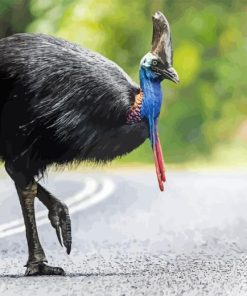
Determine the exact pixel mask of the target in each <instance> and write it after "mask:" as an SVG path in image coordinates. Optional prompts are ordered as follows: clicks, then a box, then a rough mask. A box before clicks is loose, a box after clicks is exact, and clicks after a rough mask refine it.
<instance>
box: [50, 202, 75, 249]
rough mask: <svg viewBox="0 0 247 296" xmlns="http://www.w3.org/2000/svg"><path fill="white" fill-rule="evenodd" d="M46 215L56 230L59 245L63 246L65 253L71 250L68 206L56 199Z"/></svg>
mask: <svg viewBox="0 0 247 296" xmlns="http://www.w3.org/2000/svg"><path fill="white" fill-rule="evenodd" d="M48 217H49V219H50V221H51V224H52V226H53V227H54V228H55V230H56V234H57V238H58V241H59V243H60V245H61V246H63V245H64V246H65V248H66V250H67V254H69V253H70V251H71V243H72V237H71V221H70V216H69V210H68V207H67V206H66V205H65V204H64V203H61V202H60V201H57V202H56V203H55V204H54V205H53V207H52V209H50V211H49V214H48Z"/></svg>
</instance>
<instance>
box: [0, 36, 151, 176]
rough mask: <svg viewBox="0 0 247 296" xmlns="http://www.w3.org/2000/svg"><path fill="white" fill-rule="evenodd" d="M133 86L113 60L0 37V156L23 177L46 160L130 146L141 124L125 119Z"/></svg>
mask: <svg viewBox="0 0 247 296" xmlns="http://www.w3.org/2000/svg"><path fill="white" fill-rule="evenodd" d="M139 92H140V89H139V87H138V86H137V85H135V84H134V83H133V82H132V81H131V79H130V78H129V77H128V76H127V74H126V73H124V72H123V71H122V70H121V69H120V68H119V67H118V66H117V65H116V64H115V63H113V62H111V61H110V60H108V59H106V58H104V57H103V56H101V55H99V54H97V53H94V52H91V51H89V50H87V49H83V48H81V47H79V46H77V45H74V44H71V43H69V42H67V41H64V40H61V39H56V38H54V37H50V36H46V35H34V34H17V35H14V36H12V37H8V38H5V39H2V40H0V111H1V116H0V118H1V130H0V154H1V156H2V158H3V159H4V160H8V161H14V162H15V165H16V166H18V165H19V166H20V169H22V167H23V165H24V164H25V169H26V171H27V172H28V173H29V174H30V176H34V175H38V174H39V173H40V172H43V171H44V170H45V168H46V167H47V165H49V164H52V163H57V164H64V163H67V162H71V161H74V160H78V161H80V160H92V161H96V162H99V161H108V160H112V159H113V158H114V157H116V156H121V155H123V154H126V153H128V152H130V151H131V150H133V149H135V148H136V147H138V146H139V145H140V144H141V143H143V142H144V140H145V139H146V138H147V136H148V131H147V126H146V123H145V122H141V123H138V124H135V125H127V124H126V119H127V113H128V111H129V109H130V108H131V106H132V105H133V102H134V100H135V96H136V95H137V94H138V93H139Z"/></svg>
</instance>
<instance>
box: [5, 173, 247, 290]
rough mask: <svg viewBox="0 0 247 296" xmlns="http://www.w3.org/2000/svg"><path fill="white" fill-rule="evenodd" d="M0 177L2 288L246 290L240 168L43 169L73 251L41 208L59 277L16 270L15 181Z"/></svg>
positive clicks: (21, 252) (22, 254) (21, 256)
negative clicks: (160, 173)
mask: <svg viewBox="0 0 247 296" xmlns="http://www.w3.org/2000/svg"><path fill="white" fill-rule="evenodd" d="M1 175H3V176H2V177H1V179H0V295H4V296H7V295H25V296H28V295H32V296H34V295H60V296H61V295H66V296H67V295H114V296H115V295H116V296H117V295H212V296H215V295H234V296H237V295H247V256H246V254H247V215H246V211H247V172H246V171H245V172H228V173H226V172H223V173H221V172H218V173H215V172H208V173H205V172H204V173H203V172H193V173H192V172H169V173H168V182H167V184H166V189H165V192H164V193H160V192H159V190H158V185H157V184H156V179H155V174H154V172H153V171H140V170H139V171H136V170H135V171H133V172H127V171H124V172H121V171H120V170H119V171H118V172H115V173H113V172H111V173H110V172H109V173H105V174H104V175H103V173H102V172H101V173H97V171H96V172H95V171H94V173H87V174H83V173H61V172H58V173H55V174H49V178H48V180H46V181H45V182H44V184H45V186H46V187H47V188H48V189H50V190H51V191H52V192H53V193H54V194H55V195H57V196H58V197H60V198H61V199H62V200H64V201H65V202H66V203H67V204H68V205H69V208H70V212H71V218H72V231H73V245H72V252H71V254H70V256H68V255H66V253H65V250H64V249H62V248H61V246H60V245H59V243H58V241H57V238H56V235H55V231H54V229H53V228H52V227H51V226H50V225H49V221H48V219H47V212H46V210H45V208H44V207H43V206H42V205H41V204H40V203H39V202H38V201H37V203H36V205H37V220H38V225H39V234H40V239H41V242H42V245H43V247H44V249H45V251H46V255H47V257H48V259H49V264H51V265H55V266H59V265H60V266H61V267H63V268H64V269H65V271H66V273H67V276H66V277H55V276H53V277H47V276H46V277H31V278H29V277H28V278H27V277H23V273H24V271H25V268H24V267H23V265H24V264H25V263H26V260H27V247H26V240H25V234H24V232H23V231H24V228H23V224H22V216H21V209H20V206H19V201H18V198H17V195H16V193H15V191H14V186H13V184H12V182H11V181H10V180H9V179H8V178H7V177H4V174H1Z"/></svg>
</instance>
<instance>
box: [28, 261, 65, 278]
mask: <svg viewBox="0 0 247 296" xmlns="http://www.w3.org/2000/svg"><path fill="white" fill-rule="evenodd" d="M41 275H61V276H65V272H64V270H63V269H62V268H61V267H53V266H49V265H46V264H45V263H43V262H42V263H36V264H30V265H28V266H27V269H26V272H25V276H41Z"/></svg>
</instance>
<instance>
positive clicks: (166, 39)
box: [151, 11, 179, 83]
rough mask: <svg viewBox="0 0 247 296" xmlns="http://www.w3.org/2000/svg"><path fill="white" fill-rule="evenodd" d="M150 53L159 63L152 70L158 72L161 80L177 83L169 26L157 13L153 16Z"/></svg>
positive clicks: (162, 16)
mask: <svg viewBox="0 0 247 296" xmlns="http://www.w3.org/2000/svg"><path fill="white" fill-rule="evenodd" d="M151 53H152V54H153V55H155V56H156V57H157V59H158V60H159V61H160V64H159V66H157V68H155V69H154V70H155V71H156V72H158V73H159V74H160V75H161V76H162V78H164V79H169V80H171V81H173V82H175V83H178V82H179V77H178V74H177V72H176V70H175V69H174V68H173V53H172V41H171V31H170V26H169V23H168V21H167V19H166V17H165V16H164V14H163V13H161V12H159V11H158V12H156V13H155V14H154V16H153V38H152V49H151Z"/></svg>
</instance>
